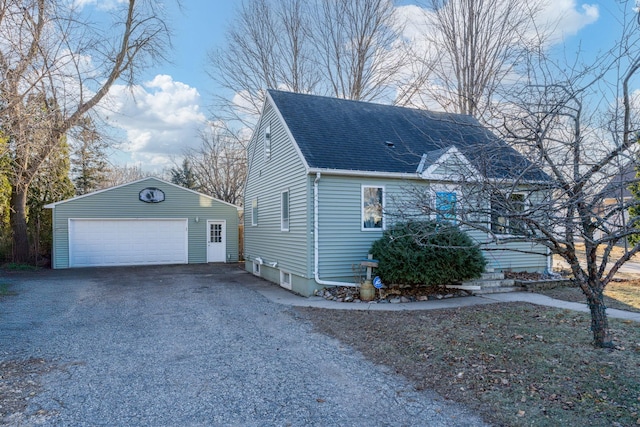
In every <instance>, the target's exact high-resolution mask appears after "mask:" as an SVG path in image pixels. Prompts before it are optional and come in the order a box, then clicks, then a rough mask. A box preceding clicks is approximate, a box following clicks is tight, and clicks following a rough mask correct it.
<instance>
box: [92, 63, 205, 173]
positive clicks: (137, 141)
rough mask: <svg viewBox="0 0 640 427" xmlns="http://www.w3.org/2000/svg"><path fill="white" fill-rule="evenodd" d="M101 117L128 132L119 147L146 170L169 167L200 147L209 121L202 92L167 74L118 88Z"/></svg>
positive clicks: (111, 94) (103, 109)
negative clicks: (202, 107)
mask: <svg viewBox="0 0 640 427" xmlns="http://www.w3.org/2000/svg"><path fill="white" fill-rule="evenodd" d="M101 114H102V115H103V116H104V117H107V120H108V122H109V123H110V124H111V125H113V126H114V127H116V128H119V129H122V130H123V131H124V133H125V135H126V142H123V143H122V144H120V145H119V148H120V149H121V150H123V151H125V152H128V153H129V154H130V157H131V159H132V160H134V161H135V162H142V165H143V167H144V166H145V165H150V166H163V165H169V164H170V159H171V157H178V156H180V155H181V154H182V153H183V151H184V150H185V149H186V148H188V147H196V146H198V145H199V144H200V139H199V137H198V133H199V131H200V130H201V129H202V128H203V127H204V124H205V119H206V118H205V116H204V114H203V113H202V112H201V111H200V94H199V93H198V91H197V90H196V89H195V88H192V87H190V86H188V85H186V84H184V83H181V82H176V81H174V80H173V78H172V77H171V76H167V75H157V76H156V77H155V78H154V79H153V80H151V81H148V82H145V83H143V84H142V85H139V86H134V87H133V88H128V87H126V86H123V85H114V86H113V87H112V88H111V90H110V91H109V96H108V99H107V101H106V103H104V104H103V105H102V106H101Z"/></svg>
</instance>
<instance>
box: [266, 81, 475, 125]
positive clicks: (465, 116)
mask: <svg viewBox="0 0 640 427" xmlns="http://www.w3.org/2000/svg"><path fill="white" fill-rule="evenodd" d="M267 92H269V93H282V94H284V95H293V96H300V97H309V98H320V99H325V100H329V101H339V102H346V103H356V104H368V105H374V106H380V107H385V108H398V109H402V110H409V111H416V112H420V113H429V114H434V115H440V116H443V117H461V118H469V119H472V120H474V121H476V122H477V123H480V122H479V121H478V119H477V118H475V117H473V116H472V115H470V114H461V113H451V112H449V111H437V110H428V109H426V108H425V109H422V108H416V107H406V106H402V105H394V104H383V103H381V102H375V101H363V100H361V99H349V98H336V97H333V96H329V95H317V94H313V93H302V92H292V91H286V90H280V89H267Z"/></svg>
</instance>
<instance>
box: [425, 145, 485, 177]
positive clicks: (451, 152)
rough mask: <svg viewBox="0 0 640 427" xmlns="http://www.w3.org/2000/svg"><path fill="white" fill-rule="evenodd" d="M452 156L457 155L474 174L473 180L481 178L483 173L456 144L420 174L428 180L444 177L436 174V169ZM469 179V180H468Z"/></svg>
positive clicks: (463, 164)
mask: <svg viewBox="0 0 640 427" xmlns="http://www.w3.org/2000/svg"><path fill="white" fill-rule="evenodd" d="M452 156H456V157H457V158H458V159H459V160H460V161H461V164H462V166H464V167H465V168H467V169H468V170H469V171H470V172H471V175H472V178H471V180H472V181H477V180H479V178H477V177H480V176H481V174H480V172H479V171H478V170H477V169H476V168H475V167H474V166H473V165H472V164H471V162H470V161H469V160H468V159H467V157H466V156H465V155H464V154H462V153H461V152H460V150H458V149H457V148H456V147H455V146H451V147H450V148H449V149H448V150H447V151H446V152H445V153H444V154H443V155H442V156H440V157H439V158H438V160H436V161H435V162H433V164H431V165H430V166H429V167H428V168H427V169H426V170H424V171H423V172H422V173H421V174H420V176H421V177H422V178H423V179H426V180H434V179H442V175H440V174H434V172H435V171H436V169H438V168H439V167H440V166H442V165H443V164H445V162H446V161H447V160H449V159H450V158H451V157H452ZM467 181H469V180H467Z"/></svg>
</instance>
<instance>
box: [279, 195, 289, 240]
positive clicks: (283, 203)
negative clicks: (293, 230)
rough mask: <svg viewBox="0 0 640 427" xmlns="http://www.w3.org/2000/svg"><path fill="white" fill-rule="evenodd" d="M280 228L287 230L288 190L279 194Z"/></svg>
mask: <svg viewBox="0 0 640 427" xmlns="http://www.w3.org/2000/svg"><path fill="white" fill-rule="evenodd" d="M280 230H281V231H289V190H285V191H283V192H282V193H281V195H280Z"/></svg>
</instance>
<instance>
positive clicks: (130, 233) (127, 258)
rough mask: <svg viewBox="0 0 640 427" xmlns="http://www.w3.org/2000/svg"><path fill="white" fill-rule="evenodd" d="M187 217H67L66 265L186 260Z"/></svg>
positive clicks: (170, 262) (172, 262)
mask: <svg viewBox="0 0 640 427" xmlns="http://www.w3.org/2000/svg"><path fill="white" fill-rule="evenodd" d="M187 239H188V238H187V220H186V219H117V220H116V219H70V220H69V267H91V266H109V265H144V264H186V263H187V244H188V240H187Z"/></svg>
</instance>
